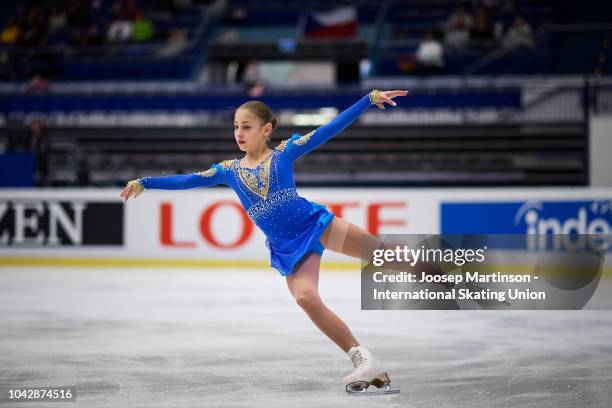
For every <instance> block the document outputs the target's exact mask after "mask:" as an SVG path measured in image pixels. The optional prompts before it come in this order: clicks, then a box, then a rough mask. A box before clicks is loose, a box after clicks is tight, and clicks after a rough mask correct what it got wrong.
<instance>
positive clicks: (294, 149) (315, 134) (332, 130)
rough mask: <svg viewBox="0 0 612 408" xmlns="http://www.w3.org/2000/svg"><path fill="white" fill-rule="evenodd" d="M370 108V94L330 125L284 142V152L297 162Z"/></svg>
mask: <svg viewBox="0 0 612 408" xmlns="http://www.w3.org/2000/svg"><path fill="white" fill-rule="evenodd" d="M370 106H372V101H371V99H370V94H367V95H366V96H364V97H363V98H361V99H360V100H359V101H357V102H356V103H355V104H353V105H352V106H351V107H349V108H348V109H346V110H345V111H343V112H342V113H340V114H339V115H338V116H336V117H335V118H334V119H332V120H331V121H330V122H329V123H328V124H326V125H323V126H321V127H320V128H318V129H316V130H314V131H312V132H310V133H308V134H306V135H304V136H300V135H297V134H296V135H293V136H292V137H291V138H290V139H287V140H284V141H283V142H281V145H282V146H281V147H282V150H284V151H285V152H286V154H287V155H288V156H289V157H290V158H291V159H292V160H295V159H297V158H299V157H301V156H303V155H305V154H306V153H308V152H311V151H312V150H314V149H316V148H317V147H319V146H321V145H322V144H323V143H325V142H327V141H328V140H329V139H331V138H332V137H334V136H335V135H337V134H338V133H340V132H342V131H343V130H344V129H346V127H348V126H349V125H350V124H351V123H353V122H354V121H355V120H356V119H357V118H358V117H359V116H360V115H361V114H362V113H363V112H365V111H366V110H367V109H368V108H369V107H370Z"/></svg>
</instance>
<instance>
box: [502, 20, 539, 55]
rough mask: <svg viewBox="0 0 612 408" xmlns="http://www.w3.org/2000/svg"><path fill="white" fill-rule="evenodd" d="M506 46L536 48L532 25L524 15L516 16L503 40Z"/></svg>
mask: <svg viewBox="0 0 612 408" xmlns="http://www.w3.org/2000/svg"><path fill="white" fill-rule="evenodd" d="M503 46H504V47H505V48H519V47H526V48H531V49H533V48H535V41H534V38H533V33H532V32H531V27H530V26H529V24H528V23H527V21H525V19H524V18H523V17H522V16H516V17H515V19H514V22H513V23H512V25H511V26H510V28H509V29H508V31H507V32H506V35H505V36H504V40H503Z"/></svg>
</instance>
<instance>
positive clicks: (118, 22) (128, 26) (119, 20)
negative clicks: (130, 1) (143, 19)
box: [107, 2, 133, 42]
mask: <svg viewBox="0 0 612 408" xmlns="http://www.w3.org/2000/svg"><path fill="white" fill-rule="evenodd" d="M111 13H112V15H113V21H112V22H111V24H110V26H109V27H108V32H107V39H108V41H109V42H124V41H127V40H129V39H130V37H131V36H132V28H133V25H132V21H131V19H130V18H129V17H128V15H127V11H126V10H125V9H124V8H123V6H122V5H121V3H119V2H116V3H115V4H113V7H112V9H111Z"/></svg>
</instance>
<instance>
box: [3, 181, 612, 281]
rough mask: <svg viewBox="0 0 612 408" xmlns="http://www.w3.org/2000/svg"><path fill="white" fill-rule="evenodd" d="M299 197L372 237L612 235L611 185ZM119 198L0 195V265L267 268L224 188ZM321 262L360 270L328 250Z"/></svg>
mask: <svg viewBox="0 0 612 408" xmlns="http://www.w3.org/2000/svg"><path fill="white" fill-rule="evenodd" d="M299 191H300V194H301V195H302V196H303V197H305V198H308V199H310V200H313V201H316V202H318V203H321V204H323V205H326V206H327V207H328V208H329V209H330V210H331V211H332V212H334V213H335V214H336V215H337V216H339V217H342V218H345V219H347V220H349V221H351V222H353V223H355V224H357V225H359V226H361V227H362V228H364V229H366V230H368V231H369V232H371V233H375V234H399V233H402V234H438V233H503V234H524V233H530V232H533V231H535V232H538V231H540V232H541V231H548V232H555V231H554V230H555V228H556V229H557V230H558V232H559V233H562V232H564V231H574V232H578V233H593V232H596V233H600V234H601V233H603V234H607V235H610V234H611V231H612V189H611V188H601V189H594V188H563V189H560V188H533V189H526V188H524V189H464V188H461V189H324V188H303V189H300V190H299ZM118 192H119V190H118V189H73V190H53V189H35V190H34V189H32V190H27V189H26V190H3V191H2V192H0V243H1V245H0V265H4V266H10V265H57V266H106V267H115V266H124V267H197V268H249V269H251V268H268V267H269V260H268V250H267V248H266V247H265V245H264V241H265V237H264V236H263V234H262V233H261V232H260V231H259V230H258V229H257V227H255V226H254V225H253V224H252V222H251V221H250V220H249V219H248V217H247V216H246V213H245V212H244V210H243V209H242V208H241V206H240V203H239V201H238V199H237V197H236V196H235V195H234V193H233V192H232V191H231V190H229V189H227V188H208V189H196V190H190V191H172V192H169V191H146V192H145V193H144V194H143V195H142V196H140V197H139V198H138V199H136V200H130V201H129V202H128V203H126V204H123V203H122V201H121V200H120V199H119V197H118ZM608 258H609V257H608ZM608 263H609V261H608ZM324 264H325V267H326V268H327V269H329V270H355V268H358V262H356V261H355V260H353V259H351V258H348V257H346V256H344V255H341V254H337V253H333V252H331V251H327V252H326V255H325V257H324Z"/></svg>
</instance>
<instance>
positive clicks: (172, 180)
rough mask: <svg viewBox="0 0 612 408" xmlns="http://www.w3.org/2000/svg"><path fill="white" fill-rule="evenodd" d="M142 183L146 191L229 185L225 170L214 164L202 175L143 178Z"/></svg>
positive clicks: (201, 173)
mask: <svg viewBox="0 0 612 408" xmlns="http://www.w3.org/2000/svg"><path fill="white" fill-rule="evenodd" d="M140 183H141V184H142V186H143V187H144V188H145V189H146V190H188V189H191V188H197V187H211V186H216V185H219V184H225V185H227V184H228V182H227V177H226V174H225V170H224V169H223V167H222V166H221V165H219V164H214V165H212V166H211V167H210V169H208V170H206V171H203V172H200V173H192V174H177V175H174V176H161V177H143V178H141V179H140Z"/></svg>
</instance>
